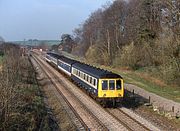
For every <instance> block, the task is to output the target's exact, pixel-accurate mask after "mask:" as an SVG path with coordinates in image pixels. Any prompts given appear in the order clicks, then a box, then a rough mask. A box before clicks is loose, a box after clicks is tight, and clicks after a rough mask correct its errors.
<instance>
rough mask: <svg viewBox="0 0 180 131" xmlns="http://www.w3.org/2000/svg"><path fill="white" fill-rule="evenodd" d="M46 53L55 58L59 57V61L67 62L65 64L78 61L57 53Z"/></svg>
mask: <svg viewBox="0 0 180 131" xmlns="http://www.w3.org/2000/svg"><path fill="white" fill-rule="evenodd" d="M47 54H48V55H51V56H52V57H55V58H57V59H60V60H61V61H63V62H65V63H67V64H70V65H72V64H73V63H76V62H78V61H76V60H73V59H70V58H67V57H65V56H63V55H60V54H57V53H52V52H48V53H47Z"/></svg>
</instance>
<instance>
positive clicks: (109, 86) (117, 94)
mask: <svg viewBox="0 0 180 131" xmlns="http://www.w3.org/2000/svg"><path fill="white" fill-rule="evenodd" d="M98 83H99V85H98V98H100V99H104V100H113V101H114V100H115V101H121V100H122V98H123V96H124V87H123V79H120V78H118V79H99V82H98Z"/></svg>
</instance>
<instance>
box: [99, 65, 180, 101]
mask: <svg viewBox="0 0 180 131" xmlns="http://www.w3.org/2000/svg"><path fill="white" fill-rule="evenodd" d="M101 67H102V68H104V69H107V70H111V71H113V72H115V73H117V74H120V75H121V76H122V77H123V78H124V81H125V83H128V84H133V85H136V86H138V87H140V88H143V89H145V90H147V91H149V92H152V93H155V94H157V95H159V96H162V97H164V98H167V99H171V100H173V101H176V102H180V88H179V87H177V86H173V85H167V84H165V82H163V81H162V80H160V79H157V78H155V77H152V76H151V75H150V74H147V73H146V72H143V71H140V70H137V71H133V70H125V69H117V68H112V67H105V66H101Z"/></svg>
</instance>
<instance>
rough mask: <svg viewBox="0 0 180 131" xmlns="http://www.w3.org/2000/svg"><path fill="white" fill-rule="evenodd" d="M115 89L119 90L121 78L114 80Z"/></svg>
mask: <svg viewBox="0 0 180 131" xmlns="http://www.w3.org/2000/svg"><path fill="white" fill-rule="evenodd" d="M116 90H121V80H117V81H116Z"/></svg>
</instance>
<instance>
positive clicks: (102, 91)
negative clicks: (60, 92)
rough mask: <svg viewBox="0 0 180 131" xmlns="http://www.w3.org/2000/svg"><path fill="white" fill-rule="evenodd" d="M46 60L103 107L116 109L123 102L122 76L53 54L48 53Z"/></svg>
mask: <svg viewBox="0 0 180 131" xmlns="http://www.w3.org/2000/svg"><path fill="white" fill-rule="evenodd" d="M45 59H46V61H47V62H48V63H50V64H51V65H53V66H55V67H56V68H57V69H58V70H60V71H61V72H62V73H64V74H66V76H68V77H69V78H70V79H71V80H72V81H73V82H75V83H76V84H78V85H79V87H81V88H83V89H84V90H85V91H86V92H87V93H88V94H89V95H90V96H92V97H93V98H94V99H95V100H96V101H98V102H100V104H102V105H103V106H106V105H111V106H113V107H114V106H116V104H117V103H119V102H121V101H122V100H123V96H124V86H123V85H124V84H123V78H122V77H121V76H120V75H118V74H116V73H113V72H110V71H107V70H104V69H100V68H97V67H94V66H92V65H89V64H85V63H83V62H80V61H77V60H73V59H71V58H68V57H65V56H63V55H59V54H56V53H53V52H47V53H46V56H45Z"/></svg>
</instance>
